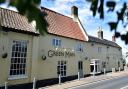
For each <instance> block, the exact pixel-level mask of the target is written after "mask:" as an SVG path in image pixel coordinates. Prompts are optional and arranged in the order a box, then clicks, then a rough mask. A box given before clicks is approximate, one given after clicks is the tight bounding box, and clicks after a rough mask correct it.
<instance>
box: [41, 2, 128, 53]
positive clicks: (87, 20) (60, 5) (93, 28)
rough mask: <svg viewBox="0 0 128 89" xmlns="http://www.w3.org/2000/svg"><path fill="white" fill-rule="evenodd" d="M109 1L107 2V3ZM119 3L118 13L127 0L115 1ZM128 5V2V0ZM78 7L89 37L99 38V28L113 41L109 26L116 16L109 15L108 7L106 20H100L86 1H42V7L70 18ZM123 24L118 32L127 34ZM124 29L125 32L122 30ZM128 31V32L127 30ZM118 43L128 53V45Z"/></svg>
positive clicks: (119, 41)
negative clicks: (73, 10)
mask: <svg viewBox="0 0 128 89" xmlns="http://www.w3.org/2000/svg"><path fill="white" fill-rule="evenodd" d="M106 1H107V0H105V2H106ZM115 1H116V3H117V6H116V8H115V11H114V12H116V11H117V10H119V9H120V8H121V7H122V4H123V2H124V1H125V0H115ZM126 2H127V3H128V1H127V0H126ZM74 5H75V6H77V7H78V12H79V18H80V20H81V22H82V24H83V26H84V28H85V30H86V32H87V33H88V34H89V35H92V36H97V31H98V30H97V29H98V27H99V26H100V27H102V28H103V31H104V38H105V39H108V40H112V35H113V34H114V32H112V31H110V28H109V26H108V24H107V23H108V22H109V21H116V14H115V13H114V14H112V13H108V12H107V10H108V8H107V7H104V9H105V19H104V20H101V19H99V15H96V17H93V16H92V12H91V11H90V5H91V4H90V3H89V2H87V1H86V0H42V1H41V6H43V7H46V8H49V9H51V10H54V11H56V12H59V13H62V14H64V15H67V16H70V15H71V7H72V6H74ZM121 23H122V22H120V24H119V26H118V31H120V32H121V33H123V32H125V31H126V30H127V29H128V27H127V28H123V27H122V25H121ZM122 29H123V30H122ZM127 31H128V30H127ZM116 42H117V43H118V44H119V45H120V46H122V48H123V52H126V51H128V50H127V49H126V48H128V45H127V46H126V45H125V44H124V42H122V41H121V40H120V38H119V39H116Z"/></svg>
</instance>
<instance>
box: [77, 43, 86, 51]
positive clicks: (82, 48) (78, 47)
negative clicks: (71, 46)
mask: <svg viewBox="0 0 128 89" xmlns="http://www.w3.org/2000/svg"><path fill="white" fill-rule="evenodd" d="M76 51H79V52H83V51H84V46H83V44H81V43H79V44H77V46H76Z"/></svg>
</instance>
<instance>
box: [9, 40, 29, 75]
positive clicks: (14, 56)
mask: <svg viewBox="0 0 128 89" xmlns="http://www.w3.org/2000/svg"><path fill="white" fill-rule="evenodd" d="M26 58H27V42H26V41H13V43H12V53H11V66H10V76H19V75H25V74H26Z"/></svg>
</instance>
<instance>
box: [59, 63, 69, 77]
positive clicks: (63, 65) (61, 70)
mask: <svg viewBox="0 0 128 89" xmlns="http://www.w3.org/2000/svg"><path fill="white" fill-rule="evenodd" d="M66 69H67V68H66V61H58V66H57V73H58V75H59V74H60V75H61V77H66Z"/></svg>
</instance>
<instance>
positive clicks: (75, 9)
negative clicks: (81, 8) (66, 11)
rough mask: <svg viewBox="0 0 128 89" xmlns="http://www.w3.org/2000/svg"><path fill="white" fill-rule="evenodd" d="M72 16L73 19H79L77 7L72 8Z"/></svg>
mask: <svg viewBox="0 0 128 89" xmlns="http://www.w3.org/2000/svg"><path fill="white" fill-rule="evenodd" d="M71 16H72V17H73V19H76V18H77V17H78V8H77V7H76V6H72V8H71Z"/></svg>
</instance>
